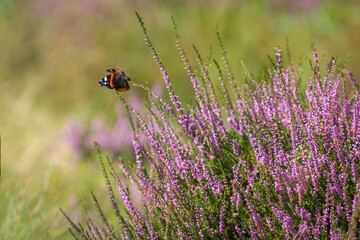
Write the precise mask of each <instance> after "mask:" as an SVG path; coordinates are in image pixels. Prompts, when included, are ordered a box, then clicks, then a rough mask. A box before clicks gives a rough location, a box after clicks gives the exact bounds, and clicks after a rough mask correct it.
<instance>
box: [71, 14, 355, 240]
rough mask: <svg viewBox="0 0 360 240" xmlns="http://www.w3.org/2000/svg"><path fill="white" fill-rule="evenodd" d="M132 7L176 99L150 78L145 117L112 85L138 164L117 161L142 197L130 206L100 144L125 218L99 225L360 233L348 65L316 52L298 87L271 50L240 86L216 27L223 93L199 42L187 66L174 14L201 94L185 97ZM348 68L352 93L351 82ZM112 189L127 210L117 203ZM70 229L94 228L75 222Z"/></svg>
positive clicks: (340, 235) (244, 233) (135, 231)
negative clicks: (187, 101)
mask: <svg viewBox="0 0 360 240" xmlns="http://www.w3.org/2000/svg"><path fill="white" fill-rule="evenodd" d="M137 16H138V18H139V21H140V24H141V26H142V29H143V31H144V33H145V42H146V44H147V45H148V47H149V49H150V50H151V53H152V54H153V58H154V60H155V63H156V64H157V66H158V68H159V70H160V72H161V74H162V76H163V79H164V82H165V85H166V88H167V90H168V92H169V96H170V100H171V103H170V104H169V103H166V101H165V100H164V99H162V98H161V97H159V96H157V95H156V94H155V93H154V92H152V91H150V90H149V89H147V88H146V87H143V88H144V89H145V90H147V93H148V96H149V97H148V102H147V107H148V112H149V114H150V120H147V121H146V120H145V119H144V118H143V117H142V115H141V114H140V113H139V112H138V111H136V110H135V109H134V108H133V107H132V106H131V104H129V103H128V102H126V101H125V100H124V99H123V98H122V97H121V95H119V94H118V93H117V95H118V97H119V99H120V100H121V101H122V102H123V103H124V104H125V106H126V109H127V112H128V116H129V120H130V124H131V128H132V130H133V139H132V142H133V145H134V149H135V154H136V164H129V165H130V167H131V171H129V170H127V169H126V167H125V166H124V164H121V165H120V169H121V170H122V171H123V172H124V175H125V176H127V177H128V178H129V179H130V180H131V181H134V182H135V183H136V184H137V185H138V188H139V190H140V192H141V198H142V201H143V203H144V206H143V208H142V209H136V208H135V207H134V204H133V203H132V201H133V200H132V199H131V198H130V194H129V193H128V192H127V191H126V190H125V187H124V186H122V183H121V182H120V180H119V177H118V175H117V174H116V172H115V170H114V169H113V168H112V167H111V169H110V170H106V169H105V167H104V164H103V162H104V160H103V159H102V157H101V155H100V154H99V162H100V165H101V167H102V170H103V172H104V176H105V178H106V179H107V181H108V182H107V183H108V186H109V188H108V190H109V194H110V196H111V199H112V203H113V206H114V210H115V212H116V213H117V216H118V219H119V228H118V229H117V230H115V231H114V230H113V231H109V230H108V231H106V227H105V226H104V228H103V229H102V230H99V231H102V232H103V233H106V232H108V235H106V238H107V237H110V238H114V239H116V238H117V237H116V236H117V235H120V236H121V238H122V239H357V238H358V237H359V234H360V232H359V230H358V229H360V227H359V226H360V182H359V180H358V179H359V173H360V171H359V168H360V162H359V159H360V128H359V125H360V93H359V89H358V87H357V85H356V81H355V79H354V77H353V76H352V75H351V73H350V72H348V71H341V70H339V69H338V68H337V64H336V61H335V59H332V60H331V61H330V63H329V65H328V67H327V71H326V72H325V73H322V72H320V62H319V58H318V56H317V52H314V54H313V60H312V61H311V68H312V71H313V76H312V77H311V78H310V79H309V81H308V82H307V88H306V90H305V91H303V90H302V88H301V86H300V85H299V81H300V75H299V73H300V69H298V68H297V67H294V66H291V65H290V66H288V67H286V66H285V65H284V62H283V59H282V53H281V50H280V49H279V48H275V60H273V62H272V63H273V64H272V67H271V69H270V70H269V71H268V72H267V74H264V76H263V79H261V81H259V80H257V79H255V78H254V77H253V75H252V74H250V73H248V72H247V71H246V72H247V73H248V76H247V78H248V80H249V81H248V82H249V84H248V85H247V86H246V87H245V88H244V89H243V90H241V91H240V90H239V88H238V86H237V85H236V82H235V79H234V77H233V75H232V73H231V68H230V64H229V62H228V60H227V55H226V51H225V50H224V47H223V44H222V41H221V38H220V36H219V33H218V31H217V35H218V40H219V44H220V49H221V50H222V54H223V58H222V59H223V63H224V66H225V73H226V76H227V77H225V76H224V74H223V72H222V70H221V67H220V64H218V63H217V62H216V61H214V65H215V66H216V67H217V69H218V73H219V74H218V80H219V82H220V85H221V90H220V91H216V90H215V84H214V82H213V81H212V80H211V77H210V74H209V71H208V69H209V66H210V64H209V63H205V62H203V60H202V58H201V56H200V54H199V52H198V51H197V49H196V48H195V47H194V49H195V52H196V54H197V56H198V63H199V67H200V72H201V74H195V73H194V71H193V70H192V67H191V66H190V64H189V61H188V59H187V57H186V54H185V50H184V49H183V47H182V44H181V42H180V35H179V33H178V30H177V26H176V24H175V22H174V27H175V33H176V37H177V47H178V50H179V53H180V57H181V59H182V61H183V62H184V65H185V69H186V71H187V74H188V78H189V80H190V81H191V82H192V83H193V87H194V90H195V99H196V104H194V105H184V104H183V103H182V102H181V101H180V100H179V99H180V98H179V97H178V96H177V95H175V91H174V90H173V88H172V86H171V82H170V77H169V76H168V74H167V72H166V70H165V67H164V65H163V64H162V62H161V60H160V58H159V56H158V54H157V52H156V51H155V49H154V47H153V45H152V43H151V42H150V39H149V37H148V34H147V32H146V28H145V27H144V24H143V22H142V20H141V18H140V16H139V15H137ZM323 74H324V76H322V75H323ZM347 76H349V77H350V79H349V80H350V82H351V83H352V84H353V86H354V91H353V93H352V95H350V94H349V93H347V91H346V88H345V82H346V81H347V80H348V79H347ZM226 78H227V80H228V81H226ZM229 88H230V89H231V91H228V89H229ZM220 96H221V97H220ZM140 133H141V134H143V135H144V136H145V138H146V141H144V140H141V139H140V138H139V134H140ZM99 153H100V150H99ZM147 163H150V167H147V166H146V164H147ZM108 171H110V173H111V174H112V176H113V180H114V181H113V182H114V184H115V186H116V189H117V190H118V191H117V192H118V193H117V194H115V193H114V192H113V190H112V188H111V184H110V181H109V180H108V177H107V174H106V172H108ZM116 195H117V196H119V198H120V199H121V200H122V203H123V206H124V209H125V211H126V214H120V213H119V210H118V209H119V207H118V206H117V205H118V204H119V203H118V201H116V200H115V196H116ZM125 216H126V217H125ZM71 229H72V230H71V231H72V232H73V233H74V234H82V235H83V236H85V235H86V234H89V236H92V235H90V233H89V231H86V230H83V231H81V229H80V228H79V227H77V226H76V224H73V223H72V225H71ZM77 229H79V230H80V231H77ZM110 233H111V234H110ZM115 235H116V236H115ZM104 238H105V237H104Z"/></svg>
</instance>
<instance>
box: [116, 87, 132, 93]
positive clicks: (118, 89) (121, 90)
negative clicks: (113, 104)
mask: <svg viewBox="0 0 360 240" xmlns="http://www.w3.org/2000/svg"><path fill="white" fill-rule="evenodd" d="M116 90H117V91H119V92H126V91H127V90H129V89H128V88H117V89H116Z"/></svg>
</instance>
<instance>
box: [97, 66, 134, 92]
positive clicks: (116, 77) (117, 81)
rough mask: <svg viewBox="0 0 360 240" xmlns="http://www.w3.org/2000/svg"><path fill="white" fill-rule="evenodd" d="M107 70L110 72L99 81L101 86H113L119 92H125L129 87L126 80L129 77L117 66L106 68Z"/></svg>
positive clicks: (111, 87) (128, 79)
mask: <svg viewBox="0 0 360 240" xmlns="http://www.w3.org/2000/svg"><path fill="white" fill-rule="evenodd" d="M106 71H107V72H109V73H111V74H110V75H107V76H106V77H104V78H103V79H101V80H100V81H99V85H100V86H101V87H104V86H106V87H107V88H110V89H113V88H115V89H116V90H117V91H119V92H125V91H128V90H129V89H130V86H129V83H128V81H131V79H130V78H129V77H128V76H126V74H125V72H124V71H123V70H121V69H119V68H116V69H108V70H106Z"/></svg>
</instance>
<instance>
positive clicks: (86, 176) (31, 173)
mask: <svg viewBox="0 0 360 240" xmlns="http://www.w3.org/2000/svg"><path fill="white" fill-rule="evenodd" d="M300 2H301V3H300ZM135 10H136V11H138V12H139V13H140V15H141V16H142V18H143V20H144V22H145V25H146V26H147V29H148V32H149V35H150V38H151V40H152V43H153V45H154V47H155V49H157V51H158V52H159V55H160V57H161V59H162V60H163V63H164V65H165V67H166V68H167V70H168V72H169V74H170V79H171V81H172V82H173V86H174V88H175V91H176V93H177V94H178V95H180V96H181V98H180V99H181V100H183V99H184V98H186V97H187V96H191V94H192V90H191V84H190V82H189V80H188V78H187V77H186V72H185V70H184V69H183V65H182V62H181V60H180V58H179V56H178V54H177V49H176V46H175V36H174V31H173V28H172V23H171V20H170V14H173V16H174V17H175V19H176V20H177V23H178V27H179V30H180V34H181V36H182V41H183V44H184V47H185V50H186V52H187V53H188V57H189V58H190V62H191V63H193V64H194V65H196V58H195V54H194V51H193V50H192V44H195V45H196V46H197V48H198V49H199V50H200V52H201V53H202V55H203V57H204V58H205V57H206V56H207V55H208V53H209V46H210V44H212V49H213V57H215V58H217V59H218V60H220V57H219V56H220V51H219V48H218V43H217V41H216V35H215V31H214V29H215V25H219V28H220V33H221V35H222V38H223V42H224V45H225V47H226V50H227V52H228V57H229V60H230V63H231V66H232V70H233V72H234V75H235V77H236V78H237V81H238V82H239V83H242V82H243V79H244V72H243V69H242V67H241V61H243V62H244V63H245V64H246V66H247V67H248V68H249V69H250V70H251V71H252V72H254V74H255V75H259V74H261V72H262V71H263V70H264V69H266V66H267V62H268V59H267V54H269V55H273V47H274V46H280V47H282V49H283V50H285V48H286V39H288V43H289V48H290V50H291V54H292V61H293V62H295V63H296V62H297V61H298V59H299V58H301V57H302V58H303V59H306V58H310V57H311V55H312V50H313V48H314V47H315V48H316V49H317V50H318V52H319V53H320V56H321V58H320V59H323V62H324V65H326V63H327V61H328V60H329V59H330V58H331V56H332V55H337V56H339V57H340V58H342V59H345V60H346V64H347V65H346V66H347V68H348V69H350V70H352V71H353V73H354V76H355V78H356V79H359V77H360V69H359V67H358V65H359V63H360V4H359V1H355V0H354V1H330V0H329V1H317V0H307V1H295V0H294V1H285V0H272V1H265V0H264V1H260V0H255V1H250V0H249V1H245V0H244V1H235V0H234V1H230V0H228V1H215V0H213V1H206V0H198V1H191V0H188V1H146V0H138V1H121V0H118V1H116V0H105V1H104V0H77V1H59V0H29V1H20V0H19V1H15V0H14V1H11V0H1V1H0V84H1V88H0V96H1V103H0V133H1V147H2V149H1V151H2V155H1V160H2V162H1V165H2V168H1V182H0V190H1V191H0V238H1V239H66V238H71V235H70V234H69V233H68V232H67V224H66V221H65V220H64V218H63V217H62V215H61V214H60V211H59V208H60V207H61V208H63V209H64V210H65V211H66V212H69V215H70V216H73V217H74V218H75V219H79V218H80V217H81V205H83V206H85V207H86V206H89V205H91V199H90V198H89V196H90V191H91V190H93V191H94V192H95V194H96V195H97V196H99V198H100V201H101V202H106V203H108V202H107V200H105V199H106V198H107V194H106V192H105V187H104V183H103V179H102V175H101V173H100V172H99V170H98V167H97V163H96V158H95V153H94V151H92V150H91V147H90V140H91V137H94V138H95V139H92V140H98V139H96V136H98V135H91V131H94V128H96V127H97V124H100V123H101V122H102V124H103V125H105V126H109V127H108V131H110V133H111V132H113V135H114V136H115V139H116V136H124V135H129V131H128V130H127V126H126V123H122V126H121V127H118V126H117V125H116V122H117V121H118V120H119V119H123V120H124V119H125V120H126V117H125V112H124V111H122V109H121V108H120V109H119V106H120V105H121V104H120V103H119V101H118V100H117V99H116V96H115V95H114V93H113V92H112V91H109V90H108V89H106V88H100V87H99V86H98V81H99V79H101V78H102V77H103V76H105V74H106V73H105V71H104V70H105V69H107V68H109V67H120V68H123V69H124V70H125V72H126V73H127V75H129V76H130V77H131V79H132V81H133V82H136V83H142V84H149V85H150V86H155V87H156V88H158V89H159V88H160V89H161V84H162V80H161V74H160V72H159V70H158V69H157V68H156V65H155V63H154V62H153V61H152V57H151V55H150V53H149V51H148V49H147V47H146V46H145V44H144V41H143V33H142V32H141V29H140V27H139V24H138V22H137V19H136V17H135V14H134V11H135ZM324 54H326V55H325V57H322V56H324ZM219 62H221V61H219ZM159 84H160V87H159ZM123 95H124V96H125V97H127V98H128V101H129V102H130V104H134V105H138V106H140V107H141V101H142V100H141V99H142V92H141V91H140V90H139V89H136V88H132V89H131V90H130V91H129V92H126V93H124V94H123ZM165 95H166V94H165ZM131 97H133V98H131ZM99 119H100V120H99ZM73 122H76V124H73ZM99 122H100V123H99ZM124 124H125V125H124ZM69 129H70V130H69ZM71 129H72V130H71ZM79 129H82V130H81V131H83V132H86V133H84V134H85V135H86V134H87V135H86V136H87V137H83V138H82V139H80V140H79V139H78V140H79V141H83V143H81V144H82V146H81V147H77V148H76V147H74V145H72V144H71V139H70V141H69V131H70V132H71V131H77V130H79ZM84 129H85V130H84ZM79 131H80V130H79ZM100 132H101V130H100ZM114 136H113V137H114ZM128 139H130V136H129V138H128ZM114 141H115V140H114ZM128 141H130V140H128ZM100 143H101V142H100ZM123 144H124V150H121V151H119V152H117V153H116V154H117V155H121V156H122V157H123V158H125V159H131V158H132V150H131V148H130V147H131V142H130V143H128V144H126V143H123ZM84 146H86V147H84ZM129 148H130V149H129ZM84 149H85V150H84ZM126 149H127V150H126ZM84 151H85V152H86V153H84Z"/></svg>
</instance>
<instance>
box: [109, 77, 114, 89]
mask: <svg viewBox="0 0 360 240" xmlns="http://www.w3.org/2000/svg"><path fill="white" fill-rule="evenodd" d="M113 79H114V74H111V75H110V87H112V88H113V87H114V84H113Z"/></svg>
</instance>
